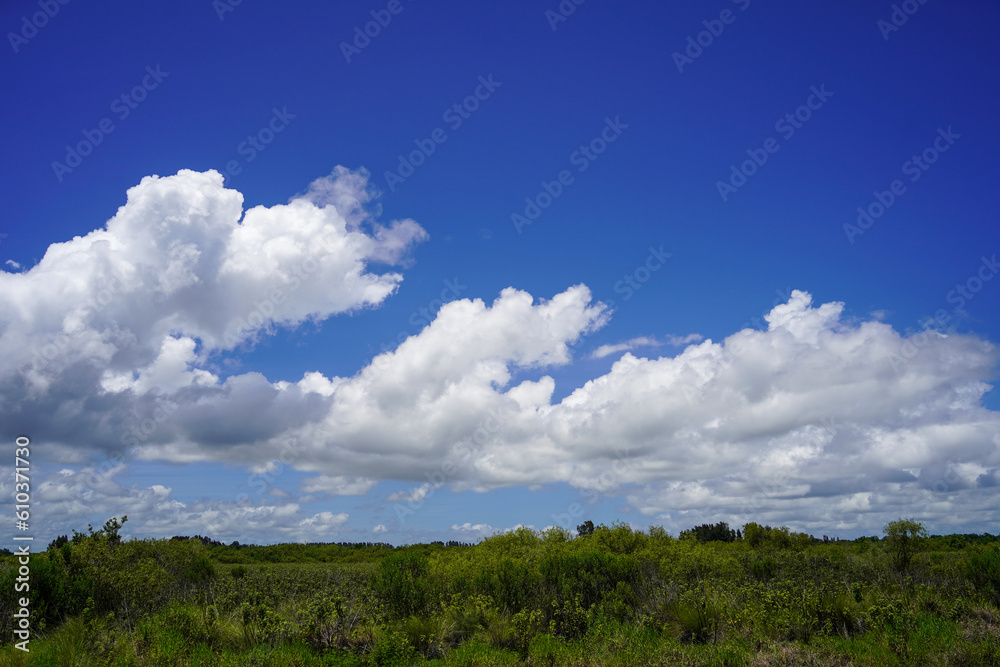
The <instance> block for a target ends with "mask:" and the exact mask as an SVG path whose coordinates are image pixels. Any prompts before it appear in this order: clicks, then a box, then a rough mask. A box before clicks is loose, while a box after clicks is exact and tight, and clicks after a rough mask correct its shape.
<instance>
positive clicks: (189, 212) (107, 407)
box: [0, 168, 427, 455]
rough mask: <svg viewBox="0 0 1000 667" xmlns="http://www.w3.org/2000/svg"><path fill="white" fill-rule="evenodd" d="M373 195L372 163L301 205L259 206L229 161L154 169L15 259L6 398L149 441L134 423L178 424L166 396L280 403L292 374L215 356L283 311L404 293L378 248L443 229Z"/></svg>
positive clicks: (337, 176) (50, 431)
mask: <svg viewBox="0 0 1000 667" xmlns="http://www.w3.org/2000/svg"><path fill="white" fill-rule="evenodd" d="M320 183H321V184H322V185H318V184H320ZM321 188H325V189H326V190H327V191H329V193H330V194H328V195H325V196H322V197H321V196H320V195H319V194H317V192H319V190H320V189H321ZM369 198H370V195H369V194H368V191H367V182H366V174H365V173H358V172H349V171H347V170H345V169H343V168H338V169H337V170H335V171H334V173H333V174H332V175H331V176H330V177H328V178H326V179H320V181H317V183H314V187H313V188H312V189H311V190H310V191H309V193H307V194H306V195H303V196H301V197H298V198H294V199H292V200H291V201H290V202H289V203H288V204H286V205H277V206H272V207H264V206H257V207H254V208H252V209H250V210H247V211H245V212H244V211H243V206H242V204H243V196H242V195H241V194H240V193H239V192H237V191H235V190H229V189H226V188H224V187H223V179H222V176H221V175H220V174H219V173H217V172H215V171H208V172H205V173H198V172H193V171H188V170H182V171H180V172H178V173H177V174H176V175H174V176H169V177H164V178H161V177H158V176H150V177H147V178H144V179H143V180H142V182H141V183H140V184H139V185H137V186H135V187H133V188H131V189H130V190H129V191H128V197H127V201H126V203H125V204H124V205H123V206H121V207H120V208H119V209H118V211H117V213H116V214H115V215H114V216H113V217H112V218H111V219H110V220H108V222H107V224H106V225H105V226H104V227H102V228H100V229H96V230H94V231H92V232H90V233H89V234H86V235H84V236H78V237H76V238H74V239H72V240H71V241H66V242H64V243H54V244H52V245H51V246H50V247H49V248H48V250H47V252H46V253H45V255H44V256H43V257H42V259H41V261H39V263H38V264H37V265H36V266H34V267H31V268H30V269H29V270H26V271H23V272H20V273H8V272H6V271H0V314H2V315H0V317H2V321H0V325H2V326H0V351H2V354H0V408H2V409H4V410H5V411H6V412H7V413H15V412H16V413H19V414H20V415H21V416H22V418H23V421H22V422H21V423H20V424H19V428H21V429H25V430H29V431H30V432H32V433H33V434H36V435H38V436H44V437H45V438H46V439H48V440H50V441H53V442H55V443H60V442H62V443H66V442H74V443H75V445H76V447H77V448H84V449H86V448H88V447H94V446H97V447H104V448H107V447H120V446H129V445H132V444H135V443H136V442H137V441H138V440H140V439H144V438H139V435H138V434H136V433H134V432H133V433H131V435H130V434H129V432H130V431H132V429H133V428H134V427H135V426H136V425H137V424H141V423H142V422H143V421H144V420H149V419H152V420H153V423H154V424H158V425H159V426H158V427H157V428H156V429H155V430H156V431H158V436H157V437H158V439H161V440H165V441H169V440H172V439H173V438H175V437H177V435H178V434H177V433H176V432H174V431H171V430H170V429H168V428H164V424H165V421H166V420H163V419H157V416H156V415H154V412H155V411H157V410H158V411H159V414H162V413H163V412H165V411H172V410H173V409H175V408H176V407H177V406H178V404H179V403H183V402H185V401H184V400H182V399H179V398H177V396H178V394H180V393H184V392H188V396H189V397H188V400H187V402H188V403H189V404H190V403H195V402H197V400H198V399H199V398H201V399H204V401H205V403H204V404H205V405H208V404H210V403H211V402H212V400H213V397H214V399H215V400H218V399H219V396H221V395H222V394H226V395H228V396H230V397H231V396H233V395H242V398H243V401H244V406H243V407H248V404H247V403H245V401H250V402H251V403H253V402H254V401H257V402H259V403H261V404H262V405H261V407H262V408H263V409H264V410H265V411H267V406H266V405H263V404H266V403H268V401H269V400H270V399H275V400H277V399H276V389H275V388H274V387H272V386H271V385H269V384H267V383H266V382H262V380H263V378H260V377H254V376H245V377H240V378H237V379H235V380H233V381H232V383H230V382H227V383H225V384H224V385H221V386H220V385H219V383H218V378H217V377H216V376H215V375H213V374H212V373H210V372H209V371H207V370H206V369H204V368H203V367H200V366H204V364H205V361H206V360H207V359H208V357H209V356H210V355H213V354H217V353H219V352H220V351H225V350H230V349H232V348H234V347H237V346H240V345H243V344H245V343H247V342H250V341H253V340H255V339H256V338H258V337H259V336H261V335H264V334H266V333H269V332H271V331H274V330H275V328H276V327H294V326H296V325H298V324H300V323H302V322H304V321H307V320H316V321H319V320H322V319H325V318H328V317H330V316H332V315H336V314H338V313H344V312H350V311H354V310H358V309H362V308H367V307H373V306H377V305H378V304H380V303H381V302H382V301H383V300H384V299H385V298H387V297H388V296H389V295H390V294H392V293H393V292H394V291H395V290H396V288H397V287H398V285H399V283H400V281H401V280H402V275H401V274H399V273H398V272H387V273H374V272H372V271H371V270H370V269H369V264H370V263H373V262H380V263H392V262H396V261H399V260H401V259H402V258H403V256H404V255H405V253H406V252H407V250H408V249H409V248H410V247H412V245H413V244H414V243H416V242H418V241H421V240H423V239H425V238H427V234H426V233H425V232H424V231H423V229H422V228H420V226H419V225H417V223H415V222H413V221H412V220H402V221H395V222H393V223H391V224H390V225H388V226H383V225H380V224H378V223H377V222H376V221H374V220H373V219H372V218H371V217H370V216H369V215H368V214H367V213H366V211H365V209H364V204H365V203H366V202H367V201H368V200H369ZM338 207H340V208H338ZM302 387H303V389H302V391H303V392H305V393H308V394H310V395H312V394H314V393H316V392H319V393H320V394H321V393H322V390H321V388H317V386H316V384H315V383H313V384H310V383H309V382H304V383H303V385H302ZM308 402H309V399H308V398H304V399H303V401H301V403H303V404H304V403H308ZM230 404H231V403H230ZM284 407H288V406H287V405H286V406H284ZM306 412H308V408H306ZM53 414H59V415H60V418H59V419H56V420H52V419H51V416H52V415H53ZM303 417H305V415H304V414H302V413H301V412H300V413H299V414H296V415H294V416H292V417H291V418H292V419H293V420H301V419H302V418H303ZM146 430H149V429H146ZM144 435H145V436H147V437H148V436H150V435H151V433H145V434H144ZM66 455H71V454H69V453H67V454H66Z"/></svg>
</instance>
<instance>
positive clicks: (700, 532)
mask: <svg viewBox="0 0 1000 667" xmlns="http://www.w3.org/2000/svg"><path fill="white" fill-rule="evenodd" d="M680 537H681V539H683V538H685V537H687V538H693V539H696V540H698V541H699V542H735V541H736V539H737V538H736V531H735V530H733V529H732V528H730V527H729V524H728V523H726V522H725V521H720V522H719V523H716V524H710V523H703V524H701V525H700V526H695V527H694V528H691V529H690V530H682V531H681V534H680Z"/></svg>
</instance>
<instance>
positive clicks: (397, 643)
mask: <svg viewBox="0 0 1000 667" xmlns="http://www.w3.org/2000/svg"><path fill="white" fill-rule="evenodd" d="M418 659H419V655H418V654H417V650H416V649H415V648H413V647H412V646H410V645H409V643H408V642H407V641H406V637H405V636H403V635H402V634H399V633H395V632H392V633H389V634H387V635H385V636H384V637H382V638H381V639H379V640H378V641H377V642H376V643H375V646H373V647H372V651H371V653H370V654H368V661H369V664H370V665H371V666H372V667H410V665H412V664H413V663H415V662H417V660H418Z"/></svg>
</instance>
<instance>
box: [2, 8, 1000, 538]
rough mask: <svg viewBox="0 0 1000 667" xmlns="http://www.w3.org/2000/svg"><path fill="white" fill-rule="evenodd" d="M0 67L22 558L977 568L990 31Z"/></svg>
mask: <svg viewBox="0 0 1000 667" xmlns="http://www.w3.org/2000/svg"><path fill="white" fill-rule="evenodd" d="M0 28H2V32H3V34H4V35H5V38H4V42H5V44H4V45H3V46H0V51H4V53H3V54H2V55H0V81H2V82H3V89H4V90H5V91H6V92H7V95H6V96H5V97H4V100H3V103H2V104H0V108H2V113H3V117H2V120H3V123H2V125H0V133H2V137H3V160H2V163H0V165H2V166H0V169H2V172H0V196H2V199H3V202H4V213H3V221H2V223H0V264H2V267H0V268H2V270H3V272H2V273H0V423H2V429H3V437H4V439H5V441H6V442H7V443H8V445H9V448H8V449H9V452H10V458H9V460H7V461H4V462H3V465H4V466H10V468H9V473H10V474H9V475H8V476H7V477H6V478H5V479H4V480H3V481H2V482H0V495H2V496H4V497H7V498H9V499H11V500H10V502H11V504H13V502H14V501H13V498H14V494H15V487H14V484H15V480H14V475H13V472H14V471H13V468H14V463H15V462H14V442H15V438H17V437H18V436H26V437H28V438H30V442H31V445H30V451H31V471H30V476H31V499H32V500H31V502H32V509H31V529H32V530H33V531H34V534H35V535H36V540H48V539H52V538H53V537H55V536H56V535H58V534H63V533H71V532H72V531H73V530H84V529H85V528H86V525H87V524H88V523H93V524H94V525H100V524H102V523H103V522H104V521H105V520H106V519H107V518H108V517H110V516H121V515H123V514H127V515H128V517H129V521H128V523H127V524H126V527H125V530H124V531H123V532H124V533H126V534H128V535H134V536H137V537H169V536H172V535H193V534H201V535H207V536H209V537H212V538H214V539H218V540H222V541H224V542H231V541H233V540H238V541H240V542H244V543H245V542H256V543H273V542H286V541H320V542H327V541H350V542H355V541H383V542H390V543H393V544H402V543H410V542H420V541H430V540H459V541H463V542H475V541H477V540H478V539H480V538H482V537H484V536H488V535H491V534H493V533H495V532H497V531H504V530H510V529H512V528H514V527H516V526H518V525H526V526H529V527H532V528H534V529H538V530H541V529H545V528H547V527H549V526H559V527H563V528H567V529H571V530H572V529H574V528H575V527H576V526H577V525H578V524H581V523H583V522H584V521H586V520H592V521H594V522H595V523H598V524H599V523H610V522H612V521H615V520H621V521H626V522H629V523H631V524H632V525H633V526H635V527H637V528H646V527H648V526H651V525H662V526H665V527H666V528H667V529H668V530H669V531H671V532H673V533H674V534H676V533H677V532H678V531H680V530H683V529H686V528H689V527H691V526H694V525H697V524H700V523H705V522H712V523H714V522H717V521H726V522H728V523H730V524H731V525H733V526H740V525H742V524H744V523H746V522H749V521H757V522H759V523H768V524H771V525H787V526H789V527H790V528H792V529H793V530H797V531H805V532H809V533H813V534H816V535H817V536H819V535H824V534H826V535H830V536H838V537H854V536H858V535H862V534H867V535H870V534H879V533H881V530H882V527H883V526H884V525H885V524H886V523H887V522H888V521H891V520H894V519H896V518H899V517H904V516H905V517H913V518H915V519H917V520H920V521H923V522H925V523H926V524H927V526H928V528H929V529H930V530H931V531H932V532H936V533H951V532H963V533H964V532H975V533H980V532H984V531H986V532H991V533H995V532H996V531H997V530H998V528H997V520H998V518H1000V516H998V510H997V507H998V506H1000V502H998V500H1000V497H998V496H1000V494H998V488H1000V413H998V410H1000V400H998V398H997V391H996V390H994V389H993V386H994V384H995V381H996V378H997V362H998V352H997V347H996V344H997V342H998V341H1000V317H998V315H997V313H998V308H997V305H998V303H1000V279H997V280H994V278H995V277H996V275H997V273H998V272H1000V264H998V254H1000V234H998V231H997V214H996V211H997V207H996V191H997V188H996V183H997V177H998V172H1000V169H998V163H997V155H998V154H1000V150H998V149H1000V128H998V124H997V122H996V100H998V99H1000V79H998V77H997V66H998V64H1000V42H997V40H996V39H995V36H996V34H998V32H1000V4H998V3H996V2H986V1H985V0H972V1H970V2H964V3H946V2H939V1H937V0H926V1H924V2H920V1H918V0H907V1H906V2H897V3H892V2H874V3H872V2H860V1H858V0H851V1H849V2H839V3H778V2H764V1H762V0H733V1H730V0H717V1H716V2H710V3H704V2H697V3H696V2H676V3H645V2H614V3H612V2H602V1H601V0H586V1H579V0H563V1H562V2H558V1H557V0H537V1H535V0H526V1H515V2H506V3H493V4H490V5H483V4H479V3H471V4H470V3H461V2H442V3H424V2H420V1H419V0H385V1H382V0H378V1H367V0H365V1H359V0H347V1H344V2H337V3H315V2H301V1H298V0H293V1H290V2H284V3H261V2H238V1H237V0H214V1H213V0H179V1H177V2H171V3H157V4H153V5H150V4H148V3H126V2H121V1H114V2H106V3H100V4H99V5H94V4H93V3H83V2H72V1H68V0H67V1H65V2H64V1H62V0H35V1H34V2H7V3H4V4H3V5H2V6H0ZM12 509H13V508H12ZM12 533H13V529H12Z"/></svg>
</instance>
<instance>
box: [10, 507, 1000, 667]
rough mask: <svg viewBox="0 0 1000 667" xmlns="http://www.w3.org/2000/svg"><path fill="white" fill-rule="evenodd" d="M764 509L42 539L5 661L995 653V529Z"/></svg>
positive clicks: (105, 531)
mask: <svg viewBox="0 0 1000 667" xmlns="http://www.w3.org/2000/svg"><path fill="white" fill-rule="evenodd" d="M900 526H902V527H903V528H909V529H908V530H896V531H893V530H890V531H888V534H887V536H886V537H883V538H882V539H879V538H878V537H869V538H860V539H858V540H853V541H830V542H825V541H823V540H817V539H815V538H812V537H810V536H807V535H801V534H796V533H791V532H789V531H788V530H787V529H773V528H769V527H762V526H758V525H756V524H748V525H747V526H744V527H742V529H741V531H740V534H739V536H738V537H737V536H736V534H735V531H731V530H729V529H728V526H725V525H724V524H719V525H717V526H701V527H698V528H697V529H695V530H691V531H686V532H685V533H684V534H682V536H681V537H679V538H678V537H671V536H670V535H668V534H666V533H665V532H664V531H663V530H662V529H659V528H651V529H650V530H649V531H648V532H638V531H633V530H632V529H631V528H629V527H628V526H626V525H619V524H616V525H613V526H610V527H606V526H598V527H597V528H596V529H594V530H593V532H589V531H588V530H586V529H585V530H584V532H585V533H589V534H583V535H580V536H575V535H573V534H571V533H567V532H566V531H563V530H560V529H550V530H548V531H546V532H544V533H539V532H533V531H530V530H528V529H524V528H522V529H520V530H518V531H516V532H512V533H507V534H503V535H497V536H494V537H492V538H488V539H486V540H484V541H482V542H481V543H479V544H477V545H474V546H472V545H459V544H450V545H444V544H441V543H434V544H421V545H414V546H408V547H398V548H393V547H391V546H388V545H377V544H370V545H338V544H321V545H304V544H283V545H275V546H264V547H247V546H239V545H236V544H233V545H229V546H226V545H221V544H218V543H212V542H211V541H209V540H204V539H195V538H190V539H188V538H185V539H177V538H175V539H173V540H127V541H125V540H121V539H120V538H119V537H118V531H119V528H120V523H119V522H118V521H116V520H112V521H109V522H108V523H107V524H105V527H104V528H102V529H100V530H97V531H90V532H89V533H87V534H81V533H76V534H74V536H73V538H72V539H69V540H62V539H60V540H57V541H55V542H54V543H53V544H52V545H50V547H49V549H48V551H46V552H45V553H42V554H38V555H35V556H33V557H32V560H31V575H30V576H31V580H30V585H31V592H30V598H31V605H30V609H31V614H32V617H31V631H32V637H31V641H30V644H29V648H30V652H29V653H25V652H24V651H21V650H17V649H15V648H14V646H13V644H12V642H13V641H14V640H13V637H14V635H13V625H12V614H13V612H14V609H15V608H14V599H15V595H14V593H13V590H14V583H15V582H14V578H15V576H16V568H17V564H16V561H15V559H14V558H13V557H11V556H6V557H4V558H3V564H2V568H3V569H2V571H0V577H2V578H3V579H4V582H3V586H5V587H6V590H8V591H11V592H10V593H8V594H6V595H4V596H2V605H3V609H2V618H3V621H2V623H3V624H4V626H5V627H4V629H3V641H4V645H3V647H2V649H0V664H4V665H8V664H10V665H53V666H58V667H67V666H70V665H155V666H157V667H159V666H161V665H205V666H206V667H207V666H216V665H262V666H263V665H340V666H343V667H348V666H351V667H354V666H357V667H361V666H367V665H372V666H386V667H389V666H403V665H414V664H419V665H423V664H426V665H567V666H569V665H581V666H582V665H595V666H596V665H608V666H611V665H621V666H623V667H624V666H630V665H879V666H881V665H1000V609H998V604H1000V542H998V538H997V537H994V536H991V535H948V536H930V537H927V536H926V535H925V534H924V533H923V531H922V529H921V528H922V527H921V526H920V525H919V524H905V523H904V524H898V525H897V528H898V527H900Z"/></svg>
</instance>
